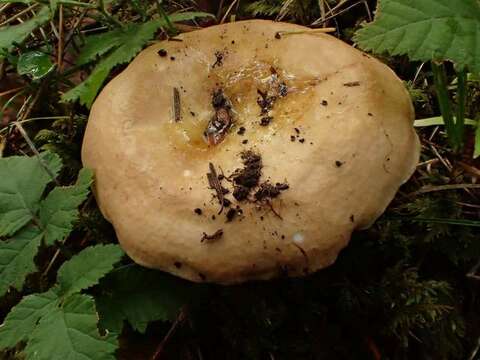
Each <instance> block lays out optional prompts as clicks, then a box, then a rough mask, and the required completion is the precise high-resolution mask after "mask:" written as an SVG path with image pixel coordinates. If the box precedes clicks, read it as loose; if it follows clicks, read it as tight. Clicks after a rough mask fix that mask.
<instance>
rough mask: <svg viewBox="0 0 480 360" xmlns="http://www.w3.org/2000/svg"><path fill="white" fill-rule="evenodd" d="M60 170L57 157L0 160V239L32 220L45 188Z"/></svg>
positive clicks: (46, 154)
mask: <svg viewBox="0 0 480 360" xmlns="http://www.w3.org/2000/svg"><path fill="white" fill-rule="evenodd" d="M45 167H47V168H48V169H49V171H50V173H51V174H52V175H54V176H56V175H57V174H58V172H59V171H60V169H61V167H62V162H61V160H60V158H59V157H58V155H56V154H53V153H50V152H44V153H42V154H41V155H40V158H38V157H37V156H33V157H27V156H11V157H7V158H1V159H0V179H2V181H0V236H10V235H13V234H14V233H15V232H16V231H18V230H19V229H20V228H21V227H23V226H24V225H25V224H27V223H28V222H29V221H30V220H32V219H33V217H34V214H35V213H36V212H37V210H38V203H39V201H40V198H41V196H42V193H43V191H44V190H45V186H46V185H47V184H48V183H49V182H50V181H52V180H53V179H52V178H51V174H49V172H48V171H47V170H46V169H45Z"/></svg>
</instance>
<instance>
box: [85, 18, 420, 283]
mask: <svg viewBox="0 0 480 360" xmlns="http://www.w3.org/2000/svg"><path fill="white" fill-rule="evenodd" d="M300 30H308V29H307V28H304V27H301V26H297V25H292V24H286V23H277V22H271V21H263V20H254V21H241V22H235V23H230V24H225V25H219V26H214V27H210V28H206V29H202V30H199V31H194V32H190V33H184V34H181V35H179V36H178V37H177V40H181V41H163V42H159V43H157V44H155V45H152V46H150V47H149V48H147V49H146V50H144V51H142V52H141V53H140V54H139V55H138V56H137V57H136V58H135V59H134V60H133V61H132V63H131V64H130V65H129V66H128V67H127V69H126V70H124V71H123V72H122V73H121V74H120V75H118V76H117V77H115V78H114V79H113V80H112V81H111V82H110V83H109V84H108V85H107V86H106V87H105V89H104V90H103V91H102V92H101V94H100V95H99V96H98V98H97V100H96V101H95V103H94V105H93V107H92V111H91V114H90V118H89V121H88V126H87V130H86V134H85V138H84V143H83V148H82V160H83V163H84V165H85V166H86V167H89V168H91V169H93V170H94V171H95V193H96V198H97V201H98V204H99V206H100V209H101V211H102V213H103V214H104V216H105V217H106V218H107V219H108V220H109V221H110V222H111V223H112V224H113V226H114V228H115V231H116V233H117V235H118V239H119V241H120V244H121V246H122V247H123V248H124V250H125V251H126V252H127V254H128V255H129V256H130V257H131V258H132V259H133V260H134V261H136V262H137V263H139V264H141V265H144V266H147V267H151V268H157V269H161V270H164V271H167V272H170V273H172V274H175V275H178V276H180V277H183V278H186V279H190V280H193V281H207V282H217V283H223V284H231V283H238V282H243V281H247V280H252V279H270V278H273V277H276V276H280V275H288V276H301V275H305V274H308V273H311V272H314V271H316V270H318V269H321V268H324V267H326V266H328V265H330V264H332V263H333V262H334V261H335V259H336V257H337V255H338V253H339V251H340V250H341V249H342V248H344V247H345V246H346V245H347V243H348V241H349V239H350V235H351V233H352V231H353V230H354V229H359V228H364V227H367V226H369V225H370V224H372V222H373V221H375V219H377V218H378V216H380V215H381V214H382V212H383V211H384V210H385V208H386V206H387V205H388V204H389V202H390V201H391V200H392V198H393V197H394V195H395V193H396V191H397V190H398V188H399V186H400V185H401V184H402V183H404V182H405V181H406V180H407V179H408V178H409V177H410V175H411V174H412V173H413V171H414V169H415V166H416V163H417V161H418V157H419V141H418V138H417V135H416V134H415V131H414V129H413V120H414V113H413V108H412V104H411V101H410V97H409V95H408V93H407V91H406V89H405V88H404V86H403V84H402V82H401V81H400V79H398V78H397V77H396V75H395V74H394V73H393V72H392V71H391V70H390V69H389V68H388V67H387V66H385V65H384V64H382V63H380V62H379V61H377V60H376V59H374V58H372V57H370V56H368V55H366V54H364V53H362V52H360V51H358V50H356V49H354V48H353V47H351V46H349V45H347V44H345V43H343V42H342V41H340V40H338V39H336V38H334V37H332V36H329V35H325V34H318V33H316V34H313V33H308V32H305V33H300V34H288V33H283V32H289V31H295V32H298V31H300ZM278 32H280V35H279V34H278ZM219 92H221V93H222V94H223V96H224V99H225V101H226V102H227V105H225V104H223V105H222V106H224V108H225V109H226V110H225V109H223V108H222V109H220V110H225V111H227V114H226V115H225V114H223V118H222V119H223V121H224V123H225V125H227V127H226V130H225V129H223V130H222V131H224V133H221V134H220V135H222V136H221V138H220V140H219V141H218V143H216V144H212V143H211V142H210V143H207V141H206V140H205V135H204V132H205V130H206V129H207V127H209V124H210V126H211V125H212V118H213V119H216V117H218V118H219V119H220V117H221V116H220V115H219V109H218V107H217V108H216V107H215V106H214V105H213V104H212V98H214V97H215V93H217V94H218V93H219ZM262 101H263V103H262ZM265 101H266V103H265ZM213 102H215V101H214V99H213ZM265 117H267V119H266V120H263V122H264V123H263V124H261V123H262V119H263V118H265ZM222 119H220V120H222ZM225 119H226V120H225ZM217 125H218V124H217ZM217 127H218V126H217ZM242 128H243V129H242ZM215 129H217V128H215ZM219 132H221V131H220V130H219ZM242 133H243V134H242ZM247 150H250V151H251V152H252V153H255V154H257V155H258V156H260V157H261V165H262V166H261V177H260V179H259V183H265V182H268V183H270V184H276V183H281V184H288V189H285V186H284V188H282V190H281V191H280V194H277V195H278V196H272V197H271V198H269V197H267V198H265V199H261V198H260V200H258V199H257V198H256V197H255V193H256V192H257V191H258V185H257V186H256V187H253V188H251V189H250V193H249V195H248V199H245V200H241V201H237V200H236V199H235V197H234V196H233V194H232V192H233V190H234V186H235V180H232V179H234V178H235V174H238V171H239V170H238V169H243V168H244V164H243V163H242V161H243V160H242V157H241V154H242V152H244V151H247ZM210 164H211V165H210ZM211 166H213V168H214V169H215V170H216V172H217V173H218V175H220V180H219V183H221V186H222V187H224V188H225V189H227V190H228V191H229V193H227V194H225V195H224V197H225V198H226V199H228V200H230V201H231V205H230V206H229V207H224V208H223V210H222V212H221V213H220V214H219V211H220V210H221V206H220V204H219V199H218V196H221V195H218V194H217V192H216V191H215V189H212V186H211V183H209V180H208V179H207V173H211ZM235 170H237V172H235ZM221 174H223V176H224V178H223V179H222V177H223V176H222V175H221ZM232 174H233V176H232ZM225 192H226V190H225ZM222 193H223V190H222ZM227 205H228V204H227ZM237 207H238V208H237ZM230 209H235V211H234V213H232V211H230V214H229V215H230V220H229V219H227V216H226V214H228V213H229V210H230ZM232 214H233V216H232ZM214 234H216V235H214Z"/></svg>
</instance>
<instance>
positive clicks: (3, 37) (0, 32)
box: [0, 6, 51, 58]
mask: <svg viewBox="0 0 480 360" xmlns="http://www.w3.org/2000/svg"><path fill="white" fill-rule="evenodd" d="M50 17H51V12H50V9H49V8H48V7H47V6H43V7H42V8H41V10H40V11H39V12H38V13H37V15H35V17H33V18H31V19H29V20H26V21H24V22H23V23H22V24H19V25H10V26H6V27H4V28H2V29H0V50H6V51H10V50H12V48H13V47H14V45H15V43H17V44H20V43H21V42H23V40H25V38H26V37H27V36H28V35H30V34H31V33H32V31H33V30H35V29H36V28H37V27H39V26H42V25H43V24H45V23H46V22H47V21H48V20H50ZM0 58H1V55H0Z"/></svg>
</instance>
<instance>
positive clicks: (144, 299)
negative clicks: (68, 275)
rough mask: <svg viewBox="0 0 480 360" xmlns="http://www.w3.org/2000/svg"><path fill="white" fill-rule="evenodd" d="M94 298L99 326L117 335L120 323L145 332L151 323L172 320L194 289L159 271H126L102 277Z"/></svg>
mask: <svg viewBox="0 0 480 360" xmlns="http://www.w3.org/2000/svg"><path fill="white" fill-rule="evenodd" d="M100 286H101V288H102V290H103V292H102V294H101V295H99V296H98V297H97V298H96V302H97V308H98V311H99V313H100V325H101V326H102V327H103V328H105V329H108V330H109V331H114V332H117V333H120V332H121V330H122V327H123V321H124V320H128V322H129V323H130V324H131V325H132V327H133V328H134V329H135V330H137V331H139V332H142V333H143V332H145V329H146V327H147V325H148V323H149V322H150V321H155V320H172V319H174V318H175V316H176V314H177V313H178V310H179V309H180V307H181V306H182V305H184V304H185V303H186V302H188V299H189V298H190V297H191V291H192V289H193V287H194V286H193V285H192V284H191V283H187V282H185V281H183V280H180V279H178V278H174V277H172V276H168V275H165V274H163V273H161V272H159V271H155V270H149V269H145V268H142V267H139V266H133V267H126V268H123V269H121V270H117V271H114V272H112V273H111V274H109V275H108V276H107V277H105V278H104V279H103V280H102V281H101V283H100Z"/></svg>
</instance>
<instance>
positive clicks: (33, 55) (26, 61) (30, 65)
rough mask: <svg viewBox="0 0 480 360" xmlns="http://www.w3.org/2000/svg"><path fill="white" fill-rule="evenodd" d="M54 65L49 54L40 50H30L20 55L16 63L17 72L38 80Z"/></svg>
mask: <svg viewBox="0 0 480 360" xmlns="http://www.w3.org/2000/svg"><path fill="white" fill-rule="evenodd" d="M54 67H55V66H54V65H53V64H52V62H51V61H50V56H49V55H47V54H45V53H43V52H41V51H30V52H27V53H23V54H22V55H20V57H19V59H18V63H17V72H18V73H19V74H20V75H28V76H30V77H31V78H32V80H38V79H41V78H43V77H44V76H45V75H47V74H48V73H49V72H50V71H52V70H53V68H54Z"/></svg>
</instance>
